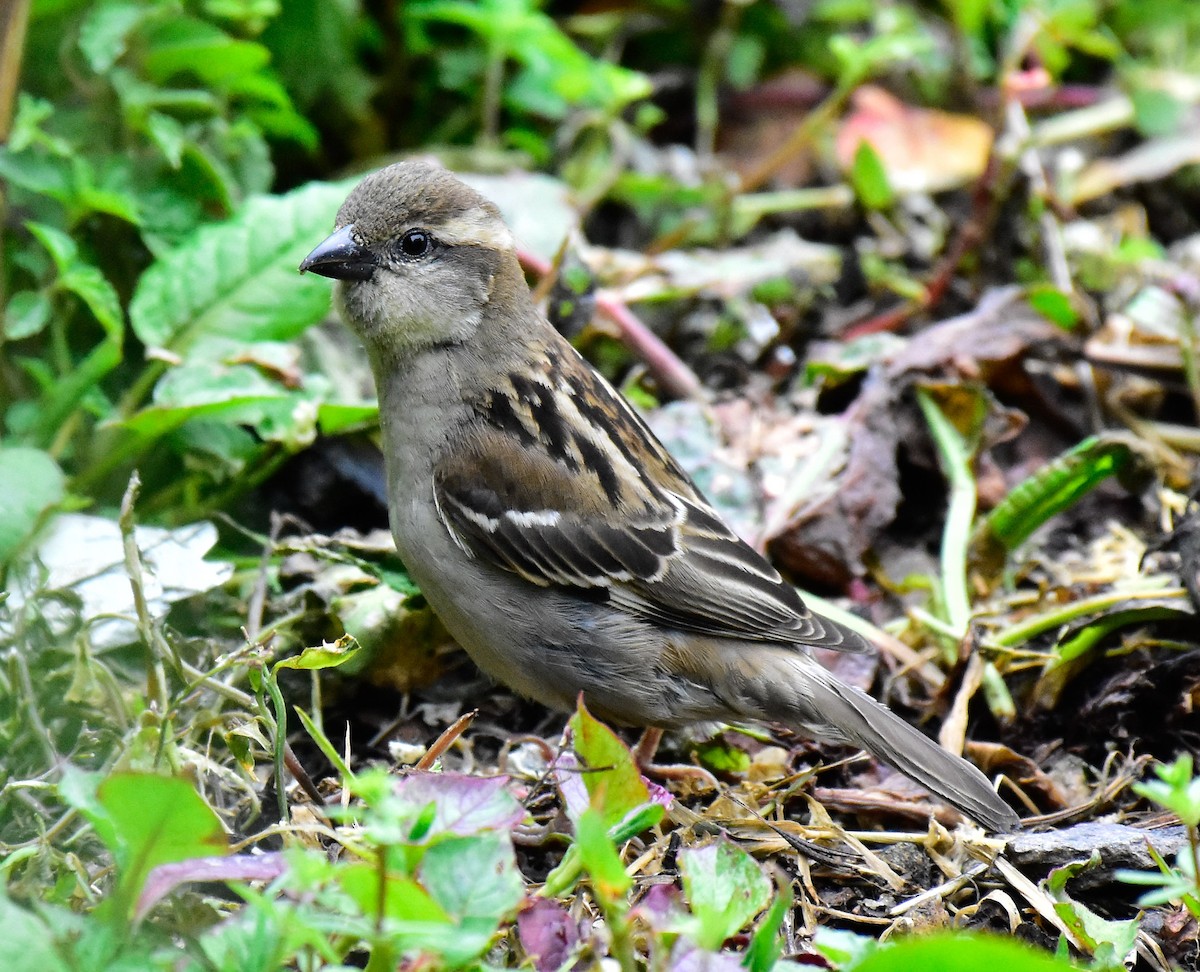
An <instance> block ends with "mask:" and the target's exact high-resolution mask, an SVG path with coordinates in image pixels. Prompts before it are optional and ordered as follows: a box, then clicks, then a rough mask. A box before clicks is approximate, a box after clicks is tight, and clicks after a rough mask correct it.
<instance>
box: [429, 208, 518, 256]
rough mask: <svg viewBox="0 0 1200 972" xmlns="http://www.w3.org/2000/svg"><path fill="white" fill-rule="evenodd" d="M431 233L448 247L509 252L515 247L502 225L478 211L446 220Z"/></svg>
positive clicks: (495, 219)
mask: <svg viewBox="0 0 1200 972" xmlns="http://www.w3.org/2000/svg"><path fill="white" fill-rule="evenodd" d="M433 231H434V235H435V236H436V237H437V238H438V239H439V240H441V241H442V242H443V243H446V244H448V245H450V246H454V245H458V244H463V245H475V246H486V247H488V248H489V249H492V250H511V249H514V248H515V246H516V243H515V241H514V240H513V235H512V232H511V231H510V230H509V228H508V227H507V226H505V225H504V223H502V222H501V221H500V220H499V219H497V218H496V217H494V216H491V215H489V214H488V213H485V212H482V211H479V210H475V211H473V212H470V213H467V214H465V215H462V216H455V217H453V218H452V219H448V220H446V222H444V223H442V224H441V225H439V226H437V227H436V228H433Z"/></svg>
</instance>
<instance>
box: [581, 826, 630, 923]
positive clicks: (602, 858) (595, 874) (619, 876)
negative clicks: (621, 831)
mask: <svg viewBox="0 0 1200 972" xmlns="http://www.w3.org/2000/svg"><path fill="white" fill-rule="evenodd" d="M573 846H575V847H578V848H579V856H580V860H581V862H582V864H583V868H584V870H585V871H587V873H588V876H589V877H590V878H591V880H592V888H593V890H595V892H596V894H597V895H599V896H600V897H601V899H602V900H607V901H617V900H620V899H621V898H623V897H624V896H625V894H626V893H627V892H628V891H629V889H630V888H631V887H633V878H631V877H630V876H629V874H628V873H627V872H626V871H625V865H624V864H622V863H621V855H620V854H618V853H617V849H616V847H615V846H613V842H612V840H611V838H610V837H609V836H608V825H607V824H606V823H605V821H604V817H603V816H602V815H601V813H600V812H599V811H598V810H595V809H592V808H589V809H587V810H585V811H584V813H583V816H581V817H580V818H579V819H578V820H577V821H575V844H574V845H573Z"/></svg>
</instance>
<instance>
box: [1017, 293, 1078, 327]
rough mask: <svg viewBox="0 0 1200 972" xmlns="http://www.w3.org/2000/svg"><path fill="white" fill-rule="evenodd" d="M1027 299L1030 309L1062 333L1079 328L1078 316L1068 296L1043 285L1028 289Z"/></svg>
mask: <svg viewBox="0 0 1200 972" xmlns="http://www.w3.org/2000/svg"><path fill="white" fill-rule="evenodd" d="M1027 297H1028V300H1029V306H1030V307H1032V308H1033V309H1034V310H1035V311H1037V312H1038V313H1039V314H1041V315H1042V316H1043V317H1045V318H1046V319H1047V320H1049V321H1051V322H1052V323H1054V324H1057V325H1058V326H1059V327H1061V328H1062V329H1063V330H1064V331H1073V330H1075V328H1076V327H1078V326H1079V314H1078V313H1077V312H1076V310H1075V308H1074V306H1073V305H1072V304H1071V296H1070V294H1065V293H1063V292H1062V291H1061V290H1059V289H1058V288H1057V287H1052V286H1050V285H1049V284H1043V285H1040V286H1037V287H1032V288H1030V290H1029V293H1028V295H1027Z"/></svg>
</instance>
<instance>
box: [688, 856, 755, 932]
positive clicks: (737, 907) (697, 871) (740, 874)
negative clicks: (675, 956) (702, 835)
mask: <svg viewBox="0 0 1200 972" xmlns="http://www.w3.org/2000/svg"><path fill="white" fill-rule="evenodd" d="M679 871H680V873H681V875H682V876H683V893H684V897H686V898H687V902H688V905H689V907H690V908H691V909H692V914H693V915H695V917H696V918H697V919H698V926H697V928H696V930H695V932H694V935H695V938H696V941H697V943H698V944H699V945H700V946H701V947H702V948H707V949H713V950H715V949H718V948H720V947H721V945H722V943H723V942H724V941H725V939H727V938H729V937H730V936H731V935H734V934H736V933H737V932H739V931H740V930H741V929H742V928H744V927H745V926H746V924H748V923H749V921H750V920H751V919H752V918H753V917H754V916H755V915H757V914H758V913H759V912H760V911H762V910H763V908H765V907H766V906H767V902H768V901H770V898H771V882H770V881H769V880H767V877H766V875H765V874H763V872H762V870H761V868H759V866H758V865H757V864H756V863H755V862H754V858H752V857H751V856H750V855H749V854H747V853H746V852H745V851H744V850H742V849H741V848H740V847H737V846H735V845H733V844H731V843H729V842H728V841H726V840H719V841H716V842H714V843H711V844H707V845H706V846H704V847H688V848H686V849H685V850H682V851H680V853H679Z"/></svg>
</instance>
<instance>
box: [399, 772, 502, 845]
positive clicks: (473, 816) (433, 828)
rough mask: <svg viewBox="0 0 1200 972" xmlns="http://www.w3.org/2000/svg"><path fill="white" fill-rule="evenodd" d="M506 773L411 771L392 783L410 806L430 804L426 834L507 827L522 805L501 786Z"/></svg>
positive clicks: (470, 831)
mask: <svg viewBox="0 0 1200 972" xmlns="http://www.w3.org/2000/svg"><path fill="white" fill-rule="evenodd" d="M507 783H508V777H506V776H493V777H486V778H485V777H479V776H466V775H464V774H459V773H414V774H412V775H411V776H406V777H405V778H404V779H402V780H400V781H399V782H398V783H397V784H396V790H395V792H396V795H397V796H398V797H399V798H400V799H401V800H403V801H404V802H405V803H408V804H410V805H412V806H416V807H423V806H427V805H429V804H432V805H433V806H434V808H435V809H434V816H433V820H432V822H431V823H430V826H429V831H428V834H427V837H432V836H435V835H437V834H446V833H449V834H458V835H459V836H463V837H469V836H471V835H473V834H477V833H479V832H480V831H481V830H511V829H512V828H513V827H515V826H516V825H517V824H519V823H520V822H521V821H522V820H523V819H525V809H524V807H522V806H521V805H520V804H519V803H518V802H517V801H516V799H514V798H513V796H512V794H511V793H509V792H508V790H507V789H506V788H505V787H506V785H507Z"/></svg>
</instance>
